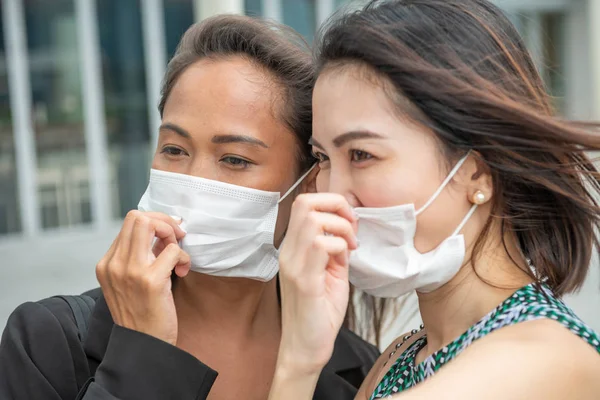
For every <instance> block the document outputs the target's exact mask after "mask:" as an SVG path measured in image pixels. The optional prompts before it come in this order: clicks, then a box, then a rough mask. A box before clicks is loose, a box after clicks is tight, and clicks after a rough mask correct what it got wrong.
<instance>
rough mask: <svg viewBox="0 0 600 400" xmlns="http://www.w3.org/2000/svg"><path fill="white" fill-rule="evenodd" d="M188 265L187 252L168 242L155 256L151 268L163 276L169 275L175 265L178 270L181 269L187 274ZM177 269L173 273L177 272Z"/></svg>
mask: <svg viewBox="0 0 600 400" xmlns="http://www.w3.org/2000/svg"><path fill="white" fill-rule="evenodd" d="M190 266H191V260H190V256H189V254H187V253H186V252H185V251H183V250H181V248H180V247H179V246H178V245H177V244H170V245H168V246H167V247H166V248H165V249H164V250H163V252H162V253H160V255H159V256H158V257H157V258H156V261H154V264H152V270H153V271H154V273H156V274H159V275H160V276H161V277H163V278H164V277H170V276H171V273H172V272H173V270H174V269H176V267H177V270H179V271H180V272H182V271H183V272H185V273H186V274H187V271H189V268H190ZM177 270H176V271H175V273H177ZM186 270H187V271H186Z"/></svg>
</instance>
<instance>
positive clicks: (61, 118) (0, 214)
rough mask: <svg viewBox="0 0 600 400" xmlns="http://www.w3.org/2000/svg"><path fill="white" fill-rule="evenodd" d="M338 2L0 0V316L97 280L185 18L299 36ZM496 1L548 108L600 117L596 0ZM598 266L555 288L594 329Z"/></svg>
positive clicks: (599, 298) (150, 136)
mask: <svg viewBox="0 0 600 400" xmlns="http://www.w3.org/2000/svg"><path fill="white" fill-rule="evenodd" d="M346 3H347V1H344V0H245V1H244V0H2V1H1V2H0V14H1V18H0V327H2V328H3V327H4V324H5V321H6V318H7V317H8V315H9V314H10V312H11V311H12V310H13V309H14V308H15V307H16V306H17V305H18V304H20V303H22V302H24V301H27V300H37V299H40V298H43V297H47V296H50V295H55V294H59V293H63V294H75V293H80V292H82V291H84V290H87V289H90V288H93V287H96V286H97V283H96V279H95V273H94V268H95V265H96V263H97V262H98V260H99V259H100V258H101V257H102V255H103V254H104V253H105V251H106V250H107V249H108V247H109V246H110V243H111V242H112V240H113V239H114V237H115V236H116V234H117V232H118V229H119V227H120V224H121V222H120V221H121V219H122V218H123V216H124V215H125V214H126V213H127V211H128V210H130V209H133V208H135V207H136V206H137V202H138V200H139V198H140V196H141V194H142V193H143V191H144V189H145V187H146V183H147V175H148V172H149V165H150V164H149V163H150V159H151V154H152V151H153V143H154V140H155V135H156V133H157V130H158V125H159V115H158V111H157V108H156V106H157V104H158V94H159V88H160V81H161V79H162V75H163V72H164V70H165V65H166V63H167V61H168V59H169V58H170V56H171V55H172V54H173V52H174V51H175V48H176V46H177V43H178V41H179V38H180V37H181V35H182V34H183V32H184V31H185V30H186V29H187V28H188V27H189V26H190V25H191V24H192V23H194V22H195V21H199V20H201V19H202V18H205V17H208V16H210V15H213V14H218V13H241V14H248V15H258V16H263V17H267V18H272V19H275V20H278V21H281V22H283V23H285V24H288V25H290V26H292V27H293V28H294V29H296V30H297V31H299V32H300V33H301V34H302V35H304V36H305V37H306V39H307V40H308V41H309V42H310V41H312V39H313V37H314V34H315V31H316V29H317V27H318V26H319V25H320V24H321V23H322V22H323V21H325V20H326V19H327V18H328V17H329V16H330V15H331V14H332V13H334V12H335V11H336V10H337V9H338V8H340V7H343V6H345V4H346ZM357 3H360V1H359V2H356V1H355V2H353V4H357ZM496 3H498V4H499V5H500V6H501V7H503V9H504V10H505V11H506V12H507V14H508V15H509V16H510V18H511V19H512V20H513V22H514V23H515V24H516V26H517V27H518V29H519V30H520V31H521V32H522V34H523V35H524V37H525V39H526V41H527V44H528V46H529V48H530V49H531V51H532V52H533V54H534V57H535V59H536V62H537V64H538V66H539V69H540V71H541V73H542V75H543V77H544V79H545V80H546V82H547V85H548V87H549V89H550V91H551V92H552V94H553V95H554V97H555V101H556V107H557V109H558V110H559V112H560V113H561V114H563V115H565V116H568V117H570V118H576V119H581V120H599V121H600V1H598V0H498V1H496ZM598 270H599V265H598V262H594V263H593V265H592V268H591V271H592V272H591V274H590V278H589V279H588V282H587V284H586V286H585V287H584V288H583V290H582V292H581V293H579V294H578V295H576V296H573V297H570V298H569V299H568V300H567V301H568V302H569V303H570V304H571V305H572V306H573V307H574V309H575V311H576V312H577V313H578V314H579V315H580V316H581V317H582V318H583V319H584V320H585V321H587V322H589V323H590V324H591V325H592V326H593V327H594V328H595V329H597V330H600V282H599V273H598ZM412 307H413V308H414V305H413V306H412ZM413 323H414V322H410V323H408V326H411V324H413ZM406 325H407V323H406V322H403V321H400V322H398V323H397V324H396V325H393V326H391V327H390V335H392V336H393V335H395V334H399V333H401V332H398V331H400V330H404V329H405V328H406ZM411 327H412V326H411Z"/></svg>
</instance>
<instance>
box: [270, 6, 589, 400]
mask: <svg viewBox="0 0 600 400" xmlns="http://www.w3.org/2000/svg"><path fill="white" fill-rule="evenodd" d="M317 57H318V60H317V61H318V63H317V67H318V78H317V82H316V85H315V90H314V94H313V137H312V139H311V143H312V146H313V152H314V154H315V156H316V157H317V158H318V159H319V166H320V172H319V174H318V176H317V191H318V192H319V193H316V194H303V195H301V196H299V197H298V198H297V199H296V201H295V202H294V204H293V206H292V215H291V217H290V224H289V226H288V233H287V236H286V241H285V243H284V245H283V247H282V250H281V253H280V268H281V286H282V304H283V331H282V343H281V347H280V351H279V358H278V368H277V372H276V377H275V380H274V383H273V387H272V391H271V397H270V398H271V399H285V400H290V399H306V398H309V397H310V394H311V393H312V390H313V388H314V385H315V383H316V379H317V377H318V373H319V372H320V371H321V368H322V367H323V365H325V363H326V362H327V360H328V359H329V357H330V356H331V354H332V349H333V343H334V338H335V336H336V334H337V332H338V329H339V327H340V325H341V322H342V320H343V317H344V314H345V312H346V306H347V304H348V292H349V282H351V283H352V284H354V285H355V286H356V287H358V288H359V289H362V290H364V291H366V292H367V293H370V294H373V295H377V296H381V297H396V296H400V295H402V294H404V293H407V292H411V291H415V290H416V291H417V293H418V297H419V306H420V312H421V316H422V319H423V322H424V327H423V328H422V329H420V330H414V331H413V332H412V333H409V334H407V335H403V336H402V337H400V338H398V340H396V341H395V342H394V343H392V345H391V346H390V347H389V348H388V349H387V350H386V351H385V352H384V354H383V355H382V356H381V358H380V359H379V360H378V362H377V363H376V364H375V366H374V368H373V369H372V370H371V372H370V374H369V376H368V377H367V379H366V380H365V382H364V384H363V386H362V388H361V390H360V391H359V393H358V395H357V397H356V398H357V399H361V400H365V399H377V398H398V399H491V400H493V399H566V398H568V399H597V398H599V396H600V380H599V379H598V377H600V355H599V354H598V352H600V338H599V336H598V334H597V333H596V332H594V331H593V330H592V329H590V328H589V327H588V326H587V325H586V324H585V323H584V322H582V321H581V320H580V319H579V318H578V317H577V316H576V315H575V314H574V313H573V311H572V310H571V309H569V307H567V306H566V305H565V304H564V303H563V302H562V301H561V300H560V297H561V296H562V295H564V294H566V293H571V292H573V291H575V290H577V289H578V288H579V287H580V286H581V285H582V283H583V282H584V279H585V277H586V273H587V271H588V265H589V263H590V259H591V256H592V253H593V252H594V251H595V250H597V249H598V245H599V241H598V238H597V236H596V230H597V229H598V228H599V225H600V208H599V207H598V204H597V201H596V199H597V196H598V194H599V192H600V173H599V172H598V170H597V169H596V167H595V166H594V165H593V163H592V161H591V160H590V159H589V158H588V155H587V152H588V151H595V150H599V149H600V137H599V136H598V135H597V133H595V132H593V129H595V128H596V127H597V126H596V125H593V124H588V125H585V124H581V123H578V124H577V123H573V122H569V121H565V120H563V119H561V118H559V117H556V116H554V115H553V111H552V106H551V100H550V97H549V96H548V94H547V93H546V90H545V88H544V85H543V83H542V81H541V79H540V77H539V75H538V73H537V72H536V69H535V66H534V64H533V62H532V60H531V57H530V55H529V54H528V52H527V50H526V48H525V46H524V44H523V41H522V40H521V38H520V37H519V34H518V33H517V31H516V30H515V28H514V27H513V26H512V25H511V23H510V22H509V20H508V19H507V18H506V17H505V16H504V15H503V14H502V12H501V11H500V10H499V9H498V8H497V7H496V6H494V5H492V4H491V3H490V2H488V1H486V0H396V1H372V2H370V3H369V4H368V5H367V6H366V7H364V8H363V9H361V10H359V11H357V12H354V13H350V14H348V15H346V16H343V17H342V18H340V19H338V20H336V21H334V22H333V23H332V24H331V26H329V27H328V28H327V29H326V30H325V32H324V34H323V38H322V40H321V42H320V44H319V45H318V55H317ZM409 389H410V390H409ZM395 394H398V395H397V396H396V395H395Z"/></svg>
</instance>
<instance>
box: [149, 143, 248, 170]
mask: <svg viewBox="0 0 600 400" xmlns="http://www.w3.org/2000/svg"><path fill="white" fill-rule="evenodd" d="M160 152H161V154H166V155H167V156H168V157H182V156H187V155H189V154H188V153H187V152H186V151H185V150H183V149H181V148H179V147H175V146H165V147H163V149H162V150H161V151H160ZM219 161H221V162H224V163H226V164H229V165H230V166H232V167H233V168H238V169H246V168H248V167H249V166H250V165H253V164H254V163H253V162H250V161H248V160H245V159H243V158H240V157H235V156H225V157H223V158H221V159H220V160H219Z"/></svg>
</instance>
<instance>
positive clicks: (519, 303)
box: [371, 284, 600, 400]
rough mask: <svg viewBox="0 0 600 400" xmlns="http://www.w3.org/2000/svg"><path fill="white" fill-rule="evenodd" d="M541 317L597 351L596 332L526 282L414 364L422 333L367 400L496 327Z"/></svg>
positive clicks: (418, 378)
mask: <svg viewBox="0 0 600 400" xmlns="http://www.w3.org/2000/svg"><path fill="white" fill-rule="evenodd" d="M543 318H549V319H553V320H555V321H558V322H559V323H561V324H562V325H564V326H565V328H567V329H569V330H570V331H571V332H573V333H574V334H575V335H577V336H579V337H581V338H582V339H584V340H585V341H586V342H588V343H589V344H590V345H592V346H593V347H594V348H595V349H596V350H597V351H598V352H599V353H600V336H599V335H598V334H597V333H596V332H594V331H593V330H592V329H591V328H590V327H588V326H587V325H586V324H585V323H584V322H583V321H581V320H580V319H579V318H578V317H577V316H576V315H575V313H573V311H572V310H571V309H570V308H569V307H568V306H567V305H565V303H563V302H562V301H561V300H560V299H557V298H556V297H555V296H554V295H553V294H552V292H551V291H550V289H548V288H547V287H545V286H543V285H542V286H541V290H540V289H539V286H536V285H535V284H530V285H527V286H525V287H523V288H521V289H519V290H517V291H516V292H515V293H514V294H513V295H512V296H511V297H509V298H508V299H506V300H505V301H504V302H503V303H502V304H500V305H499V306H498V307H496V308H495V309H494V310H492V311H491V312H490V313H489V314H487V315H486V316H485V317H483V318H482V319H481V320H480V321H479V322H477V323H476V324H475V325H473V326H471V327H470V328H469V329H468V330H467V331H466V332H465V333H463V334H462V335H461V336H460V337H459V338H458V339H456V340H454V341H453V342H452V343H450V344H449V345H447V346H445V347H444V348H442V349H440V350H438V351H436V352H435V353H433V354H432V355H431V356H429V357H427V359H425V361H423V362H422V363H420V364H418V365H415V357H416V355H417V353H418V352H419V351H420V350H421V349H423V347H424V346H425V345H426V344H427V336H426V335H423V337H420V338H419V339H417V340H415V342H414V343H412V344H411V345H410V346H409V347H408V348H407V349H406V350H405V351H404V352H403V353H402V354H401V355H400V357H399V358H398V359H397V360H396V362H395V363H394V364H393V365H392V367H391V368H390V370H389V371H388V372H387V373H386V374H385V376H384V377H383V379H382V380H381V382H380V383H379V385H378V386H377V388H376V389H375V391H374V392H373V395H372V396H371V400H373V399H381V398H385V397H389V396H391V395H393V394H395V393H400V392H402V391H404V390H407V389H409V388H411V387H413V386H415V385H417V384H418V383H420V382H423V381H424V380H425V379H427V378H429V377H431V376H433V375H434V374H435V373H436V372H437V371H438V370H439V369H440V368H442V367H443V366H444V365H445V364H447V363H448V362H450V361H452V360H453V359H454V358H456V357H457V356H458V355H459V354H460V353H461V352H463V351H464V350H465V349H466V348H467V347H468V346H469V345H471V344H472V343H473V342H474V341H476V340H477V339H480V338H482V337H484V336H486V335H488V334H490V333H491V332H493V331H495V330H496V329H500V328H502V327H505V326H509V325H515V324H518V323H521V322H525V321H532V320H537V319H543ZM413 332H414V331H413Z"/></svg>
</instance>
